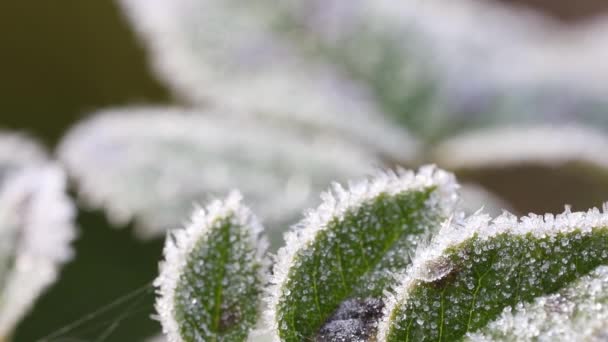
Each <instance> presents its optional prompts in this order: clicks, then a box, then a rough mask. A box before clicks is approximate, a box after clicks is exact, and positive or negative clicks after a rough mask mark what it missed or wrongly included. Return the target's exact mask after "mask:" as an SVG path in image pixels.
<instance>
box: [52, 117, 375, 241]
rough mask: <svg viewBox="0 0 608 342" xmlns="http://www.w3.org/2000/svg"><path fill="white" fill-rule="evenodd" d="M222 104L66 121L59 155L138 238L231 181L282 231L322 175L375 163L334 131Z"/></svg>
mask: <svg viewBox="0 0 608 342" xmlns="http://www.w3.org/2000/svg"><path fill="white" fill-rule="evenodd" d="M232 114H233V112H231V111H219V110H202V111H196V110H182V109H177V108H131V109H122V110H121V109H118V110H107V111H103V112H101V113H99V115H96V116H94V117H93V118H91V119H90V120H87V121H85V122H83V123H80V124H78V125H77V126H76V127H75V128H74V129H73V130H71V132H70V133H69V134H68V135H67V136H66V137H65V138H64V139H63V141H62V144H61V146H60V147H59V156H60V158H61V160H62V161H63V162H64V164H65V165H66V166H67V169H68V171H69V172H70V175H71V176H72V177H73V178H74V179H75V180H76V181H77V183H78V190H79V193H80V195H81V196H82V197H83V198H84V199H85V200H86V203H87V204H89V205H91V206H94V207H96V208H100V207H101V208H104V209H106V211H107V213H108V216H109V218H110V219H111V221H112V222H113V223H116V224H118V225H123V224H125V223H128V222H129V221H130V220H131V219H134V220H135V222H136V223H137V224H138V225H137V226H136V232H137V233H138V235H139V236H141V237H144V238H151V237H157V236H159V235H162V234H164V233H165V231H166V229H169V228H173V227H175V226H177V225H179V224H180V223H181V220H182V218H183V217H186V216H187V215H188V214H189V213H190V212H191V210H192V203H201V202H206V201H208V200H209V198H213V197H214V196H218V195H220V194H223V193H227V192H228V191H230V189H232V188H234V187H237V188H239V189H241V190H242V192H243V193H244V195H245V196H247V198H249V199H250V200H251V203H252V205H253V209H254V210H255V212H256V213H258V214H259V215H260V217H261V218H262V219H263V220H264V222H267V224H268V226H269V229H273V230H274V231H275V232H282V231H284V229H285V227H286V226H288V223H290V222H293V221H295V218H296V217H298V216H299V214H300V212H301V210H302V209H303V208H306V207H308V206H314V205H316V204H317V203H318V201H317V200H316V199H315V198H314V196H316V195H314V194H316V193H318V192H320V191H321V190H322V189H324V188H325V187H327V185H328V184H330V182H331V181H332V180H336V179H338V180H341V179H348V178H351V177H360V176H361V175H363V174H365V173H366V172H367V171H368V170H371V168H372V165H373V164H376V165H378V164H381V163H382V161H381V160H380V159H379V158H378V157H376V156H375V155H374V154H373V153H371V152H370V151H369V150H366V149H363V148H361V147H360V146H357V145H353V144H351V143H350V142H348V141H344V140H342V139H341V138H339V137H335V136H331V135H322V134H321V135H317V134H310V132H307V131H305V130H302V129H299V128H298V127H292V126H281V125H277V124H276V123H273V122H267V121H263V120H250V119H245V118H243V117H239V116H238V115H232ZM108 165H110V166H111V167H108ZM101 170H103V172H102V171H101ZM277 235H278V233H277ZM279 238H280V237H279ZM276 240H278V239H276Z"/></svg>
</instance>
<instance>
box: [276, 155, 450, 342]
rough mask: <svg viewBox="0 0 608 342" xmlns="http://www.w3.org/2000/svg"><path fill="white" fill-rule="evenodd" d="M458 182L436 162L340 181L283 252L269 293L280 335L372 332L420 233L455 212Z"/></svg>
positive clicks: (336, 335) (296, 337)
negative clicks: (346, 185)
mask: <svg viewBox="0 0 608 342" xmlns="http://www.w3.org/2000/svg"><path fill="white" fill-rule="evenodd" d="M456 188H457V185H456V183H455V181H454V178H453V176H452V175H451V174H449V173H446V172H444V171H441V170H436V169H435V168H434V167H423V168H422V169H421V170H420V171H419V172H418V173H414V172H411V171H402V170H400V171H398V172H397V173H394V172H390V171H389V172H386V173H381V174H378V175H377V176H375V177H374V178H372V179H370V180H368V181H362V182H360V183H355V184H351V185H350V186H349V188H348V190H345V189H343V188H342V187H341V186H340V185H338V184H335V185H334V187H333V188H332V190H331V191H329V192H327V193H325V194H324V195H323V196H322V197H323V204H321V206H319V208H317V209H316V210H314V211H311V212H309V213H308V214H307V216H306V218H305V219H304V220H303V221H302V222H301V223H299V224H298V225H296V226H295V227H294V229H293V230H292V231H291V232H289V233H288V234H287V235H286V246H285V247H283V248H281V249H280V250H279V251H278V255H277V263H276V264H275V267H274V272H273V279H272V283H273V286H272V288H271V289H270V291H269V293H270V298H269V299H268V302H269V306H270V310H269V312H268V319H269V322H270V325H271V326H272V328H273V329H274V331H275V333H276V335H277V338H278V339H280V340H283V341H303V340H314V339H315V338H317V339H321V340H323V339H329V340H333V339H336V338H337V339H340V338H342V339H346V340H349V341H354V340H359V339H361V338H365V337H369V336H371V335H373V333H372V331H373V330H375V323H376V322H375V320H376V319H377V318H378V315H379V314H381V313H382V306H383V305H384V303H383V302H382V297H383V292H384V291H385V290H386V289H387V287H389V286H390V285H391V284H392V283H393V281H394V275H395V272H398V271H400V270H402V269H404V268H405V267H406V266H407V265H408V264H409V255H410V253H411V252H413V251H414V249H415V246H416V245H417V242H418V240H419V238H420V237H421V236H426V235H427V234H429V233H430V232H432V231H434V230H435V228H438V227H439V225H440V223H441V222H442V221H443V220H444V219H445V218H446V217H448V216H449V215H450V214H451V211H452V210H453V208H454V206H455V202H456V201H457V195H456V193H455V189H456ZM349 331H352V332H353V334H348V332H349Z"/></svg>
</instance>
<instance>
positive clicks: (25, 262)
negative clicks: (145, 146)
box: [0, 164, 76, 340]
mask: <svg viewBox="0 0 608 342" xmlns="http://www.w3.org/2000/svg"><path fill="white" fill-rule="evenodd" d="M0 181H1V183H0V340H2V338H3V337H6V336H7V335H9V334H10V333H11V331H12V330H13V328H14V327H15V325H16V324H17V323H18V322H19V320H20V319H21V318H22V317H23V316H24V315H25V314H26V313H27V311H28V310H29V309H30V307H31V306H32V304H33V302H34V301H35V300H36V298H37V297H38V296H39V295H40V293H42V292H43V291H44V290H45V289H46V288H47V287H48V286H50V285H51V284H52V283H53V282H54V281H55V279H56V278H57V276H58V273H59V268H60V266H62V265H63V264H64V263H66V262H67V261H69V260H70V259H71V258H72V254H73V251H72V249H71V246H70V243H71V242H72V240H73V239H74V238H75V236H76V231H75V227H74V222H73V220H74V216H75V211H74V205H73V203H72V201H71V200H70V199H69V197H68V196H67V194H66V193H65V188H66V176H65V174H64V172H63V170H61V168H60V167H58V166H57V165H52V164H49V165H46V166H40V167H38V166H36V167H27V168H23V169H21V170H19V171H15V172H11V176H10V177H5V178H4V179H2V178H0Z"/></svg>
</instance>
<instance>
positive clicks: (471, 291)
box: [378, 209, 608, 341]
mask: <svg viewBox="0 0 608 342" xmlns="http://www.w3.org/2000/svg"><path fill="white" fill-rule="evenodd" d="M607 245H608V214H607V213H606V212H605V211H604V212H600V211H599V210H597V209H592V210H589V211H588V212H576V213H572V212H570V211H569V210H567V211H566V212H565V213H563V214H560V215H557V216H554V215H551V214H547V215H545V216H544V217H543V216H536V215H530V216H526V217H523V218H521V219H517V218H516V217H515V216H513V215H511V214H508V213H506V214H503V215H502V216H499V217H497V218H496V219H494V220H493V221H490V218H489V217H488V216H487V215H485V214H476V215H474V216H471V217H469V218H467V219H465V220H462V221H455V222H452V223H448V224H446V225H445V226H444V228H442V230H441V231H439V233H438V234H437V235H436V236H435V239H434V240H433V241H432V242H431V243H430V245H429V246H428V247H426V248H423V249H421V250H419V251H418V253H417V255H416V257H415V258H414V260H413V261H412V266H411V268H410V269H409V270H408V272H407V275H406V276H405V277H404V279H403V281H402V284H401V285H399V287H398V288H397V290H396V294H395V295H394V297H391V298H389V299H388V300H387V301H388V303H389V304H388V305H387V308H386V311H385V316H384V318H383V320H382V322H381V324H380V327H379V336H378V338H379V340H381V341H408V340H409V341H454V340H458V339H461V338H463V337H464V336H465V334H467V333H469V332H475V331H477V330H479V329H481V328H483V327H485V326H486V325H487V324H488V323H489V322H491V321H492V320H494V319H496V318H498V316H499V315H500V314H501V312H502V311H503V310H504V309H505V308H506V307H516V306H517V305H518V304H521V303H527V302H531V301H533V300H534V299H536V298H538V297H541V296H544V295H548V294H551V293H555V292H557V291H560V290H561V289H563V288H564V287H566V286H568V285H569V284H571V283H572V282H573V281H575V280H576V279H578V278H579V277H580V276H583V275H586V274H588V273H589V272H591V271H593V270H594V269H595V268H596V267H598V266H600V265H604V264H607V263H608V252H607V250H606V246H607ZM427 274H437V276H436V277H432V278H429V277H427V276H426V275H427Z"/></svg>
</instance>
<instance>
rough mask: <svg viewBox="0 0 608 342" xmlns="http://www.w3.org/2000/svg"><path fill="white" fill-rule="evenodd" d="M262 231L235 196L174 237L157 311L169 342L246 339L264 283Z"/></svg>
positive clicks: (158, 283) (195, 218) (199, 213)
mask: <svg viewBox="0 0 608 342" xmlns="http://www.w3.org/2000/svg"><path fill="white" fill-rule="evenodd" d="M261 234H262V227H261V225H260V224H259V222H258V221H257V219H256V218H255V217H254V216H253V214H252V213H251V211H250V210H249V209H248V208H246V207H244V206H243V205H242V204H241V195H240V194H239V193H237V192H232V193H231V194H230V195H229V196H228V198H227V199H226V200H224V201H219V200H216V201H214V202H212V203H211V204H210V205H209V206H207V207H206V208H205V209H200V210H197V211H196V212H195V213H194V215H193V217H192V222H191V223H190V224H189V225H188V226H187V227H186V228H185V229H179V230H175V231H173V232H172V233H170V234H169V236H168V237H167V241H166V244H165V250H164V254H165V260H164V262H162V263H161V266H160V276H159V277H158V278H157V279H156V281H155V282H154V284H155V286H156V287H157V288H158V295H159V297H158V299H157V301H156V309H157V311H158V314H159V316H160V321H161V323H162V326H163V332H164V333H165V335H166V336H167V338H168V341H169V342H182V341H184V342H189V341H245V340H246V339H247V336H248V335H249V332H250V330H251V329H252V328H253V327H254V325H255V324H256V321H257V319H258V313H259V311H260V310H259V309H260V306H261V294H262V286H263V284H264V278H265V276H264V273H265V271H266V270H265V262H264V253H265V249H266V242H265V241H264V240H263V238H262V237H261Z"/></svg>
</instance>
